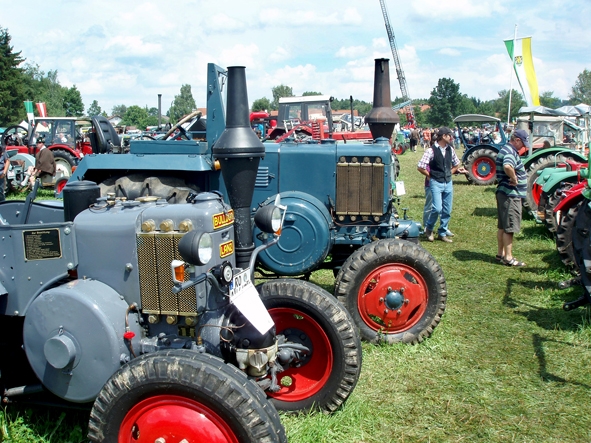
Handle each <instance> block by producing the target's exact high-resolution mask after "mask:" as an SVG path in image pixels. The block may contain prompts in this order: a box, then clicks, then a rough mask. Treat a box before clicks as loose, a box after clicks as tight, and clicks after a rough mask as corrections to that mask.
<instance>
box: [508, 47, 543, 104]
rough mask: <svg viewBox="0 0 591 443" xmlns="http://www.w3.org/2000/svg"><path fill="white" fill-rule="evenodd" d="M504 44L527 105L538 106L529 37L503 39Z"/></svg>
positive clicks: (536, 84) (536, 81)
mask: <svg viewBox="0 0 591 443" xmlns="http://www.w3.org/2000/svg"><path fill="white" fill-rule="evenodd" d="M505 46H506V47H507V52H509V57H511V60H513V69H515V74H516V75H517V81H519V86H521V91H522V92H523V96H524V97H525V101H526V102H527V106H540V96H539V94H538V80H537V78H536V71H535V70H534V60H533V58H532V55H531V37H525V38H518V39H515V40H505Z"/></svg>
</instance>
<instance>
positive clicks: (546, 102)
mask: <svg viewBox="0 0 591 443" xmlns="http://www.w3.org/2000/svg"><path fill="white" fill-rule="evenodd" d="M577 104H578V103H577ZM540 105H542V106H546V107H547V108H552V109H556V108H560V107H561V106H562V100H560V99H559V98H558V97H554V92H553V91H545V92H542V93H541V94H540Z"/></svg>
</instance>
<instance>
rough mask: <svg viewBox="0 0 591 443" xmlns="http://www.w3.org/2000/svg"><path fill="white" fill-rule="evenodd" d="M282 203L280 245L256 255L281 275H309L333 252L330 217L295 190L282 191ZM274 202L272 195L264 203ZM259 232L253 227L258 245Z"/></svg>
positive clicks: (315, 200)
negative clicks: (284, 212) (284, 206)
mask: <svg viewBox="0 0 591 443" xmlns="http://www.w3.org/2000/svg"><path fill="white" fill-rule="evenodd" d="M280 196H281V204H282V205H286V206H287V213H286V215H285V221H284V223H283V229H282V231H281V238H280V239H279V243H277V244H276V245H275V246H273V247H271V248H269V249H266V250H264V251H263V252H262V253H261V254H259V256H258V261H259V263H260V264H261V265H262V266H263V267H264V268H265V269H267V270H269V271H272V272H274V273H277V274H280V275H290V276H293V275H301V274H305V273H307V272H311V271H313V270H314V269H316V268H317V266H318V264H319V263H322V262H323V261H324V259H325V258H326V256H327V255H328V253H329V252H330V250H331V249H332V246H333V243H334V238H333V235H332V233H333V230H331V227H332V217H331V216H330V213H329V212H328V209H326V206H325V205H324V204H323V203H322V202H321V201H320V200H318V199H317V198H315V197H313V196H311V195H309V194H306V193H303V192H298V191H290V192H282V193H281V194H280ZM273 201H275V196H273V197H271V198H269V199H267V200H266V201H265V203H264V204H268V203H271V202H273ZM259 234H260V230H259V229H258V228H256V227H255V229H254V238H255V244H256V245H257V246H258V245H260V244H261V243H262V242H261V240H260V239H259V238H258V235H259Z"/></svg>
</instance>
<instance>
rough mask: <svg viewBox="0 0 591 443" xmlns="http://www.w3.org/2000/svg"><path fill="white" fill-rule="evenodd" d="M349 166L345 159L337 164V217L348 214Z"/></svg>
mask: <svg viewBox="0 0 591 443" xmlns="http://www.w3.org/2000/svg"><path fill="white" fill-rule="evenodd" d="M348 168H349V164H348V163H346V162H345V161H344V159H343V161H342V162H339V163H337V195H336V200H337V201H336V213H337V215H346V214H347V201H348V196H349V192H348V187H349V176H348Z"/></svg>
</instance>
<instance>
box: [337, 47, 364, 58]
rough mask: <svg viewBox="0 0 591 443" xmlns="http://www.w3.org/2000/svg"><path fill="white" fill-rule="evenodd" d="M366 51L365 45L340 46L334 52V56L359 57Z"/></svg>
mask: <svg viewBox="0 0 591 443" xmlns="http://www.w3.org/2000/svg"><path fill="white" fill-rule="evenodd" d="M366 52H367V48H366V47H365V46H348V47H346V48H345V47H341V48H339V50H338V51H337V52H336V54H335V57H340V58H354V57H361V56H362V55H363V54H365V53H366Z"/></svg>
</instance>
